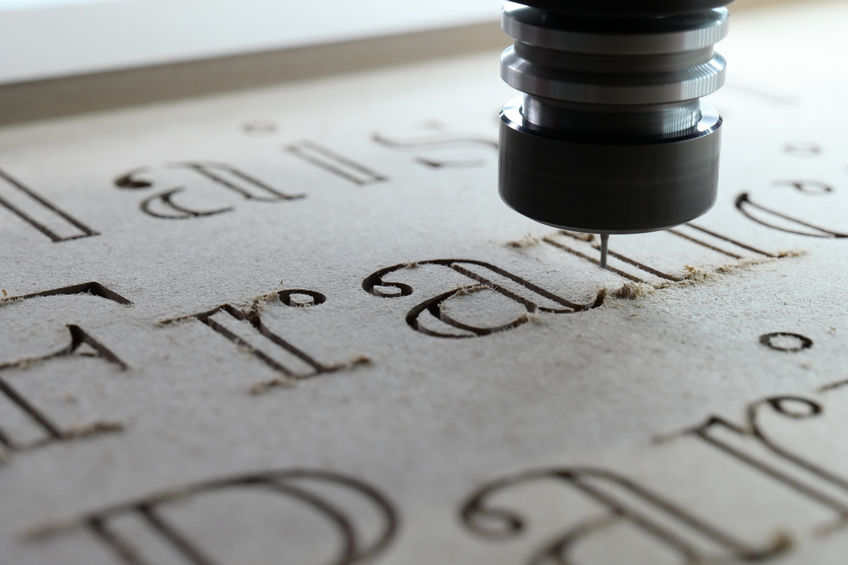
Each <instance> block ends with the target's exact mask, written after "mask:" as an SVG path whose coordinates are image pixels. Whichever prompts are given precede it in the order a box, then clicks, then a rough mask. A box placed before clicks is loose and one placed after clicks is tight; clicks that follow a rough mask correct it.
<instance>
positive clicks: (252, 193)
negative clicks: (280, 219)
mask: <svg viewBox="0 0 848 565" xmlns="http://www.w3.org/2000/svg"><path fill="white" fill-rule="evenodd" d="M168 168H170V169H177V170H186V171H191V172H192V173H194V174H195V176H196V177H200V178H202V179H205V180H206V181H208V183H209V185H211V186H214V187H219V188H223V189H225V190H226V191H227V192H228V193H229V194H235V195H237V196H239V197H241V198H242V199H243V200H250V201H254V202H264V203H271V202H281V201H287V200H297V199H300V198H304V197H305V195H303V194H293V195H292V194H287V193H284V192H282V191H280V190H278V189H276V188H274V187H272V186H271V185H269V184H268V183H266V182H264V181H262V180H260V179H258V178H256V177H255V176H253V175H250V174H248V173H246V172H244V171H242V170H240V169H238V168H236V167H233V166H231V165H227V164H225V163H216V162H208V161H192V162H181V163H170V164H169V165H168ZM151 172H152V169H151V168H150V167H141V168H138V169H133V170H132V171H129V172H128V173H126V174H124V175H122V176H120V177H118V178H116V179H115V186H116V187H118V188H122V189H129V190H147V189H150V188H152V187H153V185H154V183H153V181H152V180H149V178H147V175H149V173H151ZM192 186H194V185H192ZM185 191H186V187H184V186H177V187H171V188H169V189H167V190H164V191H161V192H158V193H156V194H154V195H152V196H150V197H148V198H145V199H144V200H143V201H142V202H141V204H140V206H139V207H140V209H141V211H142V212H144V213H145V214H147V215H148V216H152V217H154V218H160V219H170V220H185V219H191V218H202V217H206V216H215V215H218V214H223V213H225V212H231V211H232V210H233V209H234V207H233V206H217V207H213V208H207V209H203V210H198V209H196V208H192V207H190V206H188V205H186V204H180V203H177V202H176V200H175V196H176V195H178V194H182V193H184V192H185Z"/></svg>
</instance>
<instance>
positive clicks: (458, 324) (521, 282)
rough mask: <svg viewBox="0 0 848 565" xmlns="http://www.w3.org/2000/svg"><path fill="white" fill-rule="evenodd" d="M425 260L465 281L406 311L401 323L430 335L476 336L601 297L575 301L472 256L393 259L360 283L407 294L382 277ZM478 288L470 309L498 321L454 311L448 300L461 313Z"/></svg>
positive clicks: (377, 291)
mask: <svg viewBox="0 0 848 565" xmlns="http://www.w3.org/2000/svg"><path fill="white" fill-rule="evenodd" d="M427 266H434V267H438V268H439V269H440V270H442V269H448V270H450V271H453V272H455V273H458V274H459V275H461V279H462V280H464V281H465V283H464V284H460V285H457V286H455V287H454V288H452V289H450V290H448V291H446V292H441V293H439V294H437V295H435V296H433V297H431V298H428V299H427V300H424V301H423V302H420V303H419V304H417V305H415V306H413V307H412V308H411V309H410V310H409V312H408V313H407V314H406V323H407V324H408V325H409V327H411V328H412V329H414V330H415V331H418V332H420V333H423V334H425V335H429V336H433V337H441V338H470V337H481V336H485V335H490V334H492V333H495V332H501V331H506V330H511V329H515V328H517V327H519V326H522V325H524V324H525V323H527V322H528V321H532V320H533V319H534V317H535V316H537V315H538V314H539V313H552V314H563V313H574V312H582V311H585V310H589V309H592V308H597V307H598V306H600V305H601V304H603V301H604V294H603V292H599V293H597V294H596V297H595V299H594V300H593V301H592V302H590V303H588V304H578V303H576V302H572V301H569V300H566V299H564V298H562V297H560V296H557V295H555V294H553V293H552V292H549V291H547V290H545V289H543V288H541V287H539V286H537V285H535V284H533V283H531V282H529V281H527V280H525V279H523V278H521V277H518V276H516V275H514V274H512V273H510V272H508V271H505V270H504V269H501V268H499V267H496V266H494V265H492V264H489V263H484V262H482V261H475V260H471V259H435V260H429V261H419V262H416V263H401V264H398V265H393V266H391V267H386V268H384V269H380V270H379V271H377V272H375V273H373V274H371V275H369V276H368V277H366V278H365V280H364V281H363V282H362V288H363V289H364V290H365V291H366V292H368V293H369V294H372V295H374V296H380V297H384V298H393V297H401V296H409V295H410V294H412V292H413V290H412V287H411V286H410V285H408V284H406V283H403V282H399V281H391V280H387V279H386V277H387V276H388V275H391V274H393V273H398V272H401V271H404V270H407V269H416V268H419V267H423V268H426V267H427ZM469 281H470V282H469ZM478 293H479V294H481V295H485V299H484V300H482V301H481V302H482V306H480V307H479V308H476V309H474V312H475V313H478V312H480V311H481V309H483V310H486V311H487V312H488V314H489V315H490V316H491V315H492V314H493V313H495V314H502V315H503V317H504V318H505V319H504V320H503V321H502V322H501V323H487V324H485V325H482V324H480V323H479V322H474V321H462V320H460V319H459V316H458V314H454V312H453V310H454V308H453V306H455V305H456V306H460V308H457V310H458V311H459V312H460V313H461V312H462V308H461V302H462V301H463V300H464V299H466V298H467V297H468V296H469V295H476V294H478ZM494 306H500V308H494ZM496 310H500V312H496Z"/></svg>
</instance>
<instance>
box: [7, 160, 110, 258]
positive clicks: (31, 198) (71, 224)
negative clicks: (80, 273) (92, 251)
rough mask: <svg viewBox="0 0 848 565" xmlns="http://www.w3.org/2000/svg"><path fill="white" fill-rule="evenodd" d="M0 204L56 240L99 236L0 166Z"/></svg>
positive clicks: (57, 241) (52, 239) (53, 240)
mask: <svg viewBox="0 0 848 565" xmlns="http://www.w3.org/2000/svg"><path fill="white" fill-rule="evenodd" d="M0 206H2V207H4V208H6V209H7V210H8V211H10V212H11V213H12V214H14V215H16V216H17V217H18V218H20V219H21V220H23V221H24V222H26V223H27V224H29V225H30V226H32V227H33V228H35V229H36V230H38V231H39V232H41V233H42V234H44V235H45V236H47V237H48V238H50V241H52V242H54V243H59V242H62V241H71V240H73V239H81V238H84V237H92V236H95V235H100V234H99V233H98V232H96V231H94V230H93V229H91V228H90V227H88V226H87V225H85V224H84V223H82V222H81V221H79V220H77V219H76V218H74V217H73V216H71V215H70V214H68V213H67V212H65V211H64V210H62V209H61V208H59V207H58V206H56V205H55V204H53V203H52V202H50V201H49V200H47V199H46V198H45V197H44V196H42V195H40V194H38V193H37V192H36V191H34V190H33V189H31V188H29V187H28V186H26V185H25V184H23V183H22V182H21V181H19V180H17V179H16V178H14V177H13V176H11V175H10V174H9V173H7V172H6V171H4V170H3V169H0Z"/></svg>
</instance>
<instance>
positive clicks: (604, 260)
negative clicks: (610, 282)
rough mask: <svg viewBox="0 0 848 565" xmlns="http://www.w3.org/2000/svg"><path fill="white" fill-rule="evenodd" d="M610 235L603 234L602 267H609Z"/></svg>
mask: <svg viewBox="0 0 848 565" xmlns="http://www.w3.org/2000/svg"><path fill="white" fill-rule="evenodd" d="M609 236H610V234H608V233H602V234H601V268H602V269H606V268H607V250H608V249H609Z"/></svg>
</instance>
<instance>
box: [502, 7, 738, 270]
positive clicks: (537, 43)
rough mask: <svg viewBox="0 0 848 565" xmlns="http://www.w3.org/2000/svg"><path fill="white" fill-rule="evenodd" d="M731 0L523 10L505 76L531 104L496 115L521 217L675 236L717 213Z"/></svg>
mask: <svg viewBox="0 0 848 565" xmlns="http://www.w3.org/2000/svg"><path fill="white" fill-rule="evenodd" d="M731 1H732V0H644V1H640V2H633V1H632V0H599V1H598V2H578V1H577V0H518V1H516V2H506V3H505V5H504V9H503V16H502V26H503V29H504V31H505V32H506V33H507V34H508V35H509V36H511V37H512V39H513V41H514V44H513V46H512V47H510V48H508V49H507V50H506V51H504V53H503V55H502V57H501V77H502V78H503V79H504V81H505V82H506V83H507V84H509V85H510V86H512V87H513V88H515V89H516V90H518V91H520V92H521V93H522V94H521V95H520V96H518V98H516V99H515V100H513V101H511V102H509V103H507V104H506V106H505V107H504V108H503V111H502V112H501V115H500V145H499V180H498V185H499V186H498V188H499V192H500V195H501V197H502V198H503V200H504V201H505V202H506V203H507V204H508V205H509V206H511V207H512V208H514V209H515V210H517V211H518V212H520V213H522V214H524V215H526V216H529V217H530V218H533V219H535V220H537V221H539V222H542V223H545V224H548V225H551V226H554V227H557V228H563V229H569V230H574V231H579V232H586V233H598V234H601V264H602V265H603V266H605V265H606V255H607V240H608V237H609V234H613V233H614V234H618V233H640V232H648V231H654V230H661V229H665V228H669V227H672V226H675V225H678V224H681V223H684V222H687V221H689V220H692V219H694V218H696V217H698V216H700V215H701V214H703V213H705V212H706V211H707V210H709V209H710V208H711V207H712V205H713V203H714V202H715V198H716V189H717V184H718V170H719V149H720V133H721V132H720V129H721V125H722V120H721V117H720V116H719V114H718V113H717V112H716V111H715V110H713V109H712V108H711V107H709V106H708V105H706V104H704V103H703V102H702V101H701V100H700V99H701V98H702V97H704V96H706V95H708V94H710V93H712V92H714V91H716V90H717V89H718V88H720V87H721V86H722V84H723V83H724V79H725V61H724V58H722V57H721V55H719V54H717V53H716V52H715V50H714V45H715V43H717V42H718V41H720V40H721V39H722V38H724V37H725V35H726V34H727V28H728V19H729V12H728V10H727V8H726V5H727V4H729V3H730V2H731Z"/></svg>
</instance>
